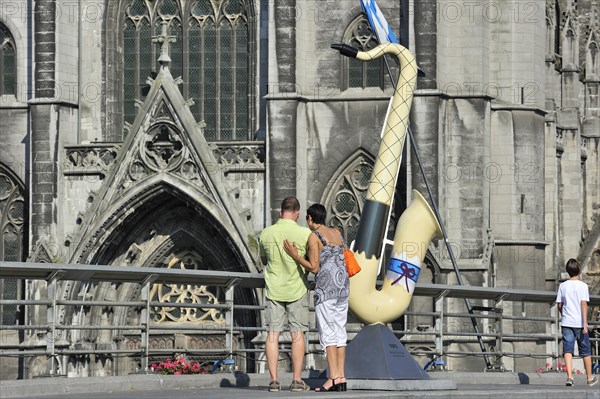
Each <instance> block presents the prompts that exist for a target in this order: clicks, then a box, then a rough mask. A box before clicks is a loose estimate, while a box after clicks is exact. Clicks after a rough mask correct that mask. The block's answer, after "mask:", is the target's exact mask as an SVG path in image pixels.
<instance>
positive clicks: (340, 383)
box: [333, 377, 348, 392]
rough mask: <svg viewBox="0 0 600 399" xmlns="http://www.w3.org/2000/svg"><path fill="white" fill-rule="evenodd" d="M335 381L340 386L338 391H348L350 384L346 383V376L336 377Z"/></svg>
mask: <svg viewBox="0 0 600 399" xmlns="http://www.w3.org/2000/svg"><path fill="white" fill-rule="evenodd" d="M335 380H342V382H338V383H336V382H335ZM333 383H334V384H335V385H337V386H338V387H339V388H338V391H341V392H346V390H347V389H348V384H346V377H338V378H334V381H333Z"/></svg>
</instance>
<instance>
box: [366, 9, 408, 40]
mask: <svg viewBox="0 0 600 399" xmlns="http://www.w3.org/2000/svg"><path fill="white" fill-rule="evenodd" d="M360 6H361V7H362V10H363V12H364V13H365V14H367V18H368V19H369V25H371V29H373V32H374V33H375V35H376V36H377V40H378V41H379V43H386V42H389V43H396V44H399V42H398V39H397V38H396V35H394V32H393V31H392V28H390V25H389V24H388V23H387V21H386V19H385V17H384V16H383V13H382V12H381V10H380V9H379V7H378V6H377V3H375V0H360Z"/></svg>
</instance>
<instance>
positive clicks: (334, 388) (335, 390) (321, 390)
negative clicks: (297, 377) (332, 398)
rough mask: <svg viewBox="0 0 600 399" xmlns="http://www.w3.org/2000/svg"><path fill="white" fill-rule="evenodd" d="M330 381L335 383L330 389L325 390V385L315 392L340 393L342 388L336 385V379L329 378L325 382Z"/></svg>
mask: <svg viewBox="0 0 600 399" xmlns="http://www.w3.org/2000/svg"><path fill="white" fill-rule="evenodd" d="M337 378H339V377H337ZM329 380H331V382H332V383H333V384H332V385H331V386H330V387H329V388H325V384H323V385H321V386H320V387H318V388H315V392H338V391H339V390H340V387H339V385H337V384H336V383H335V380H336V378H328V379H327V380H326V381H325V382H327V381H329Z"/></svg>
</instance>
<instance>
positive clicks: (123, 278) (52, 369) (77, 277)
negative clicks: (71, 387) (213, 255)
mask: <svg viewBox="0 0 600 399" xmlns="http://www.w3.org/2000/svg"><path fill="white" fill-rule="evenodd" d="M6 278H11V279H30V280H46V281H47V282H48V296H47V297H46V298H40V299H36V300H12V299H10V300H2V305H3V306H4V305H18V306H46V309H47V316H48V319H47V322H46V323H41V324H36V325H0V332H2V331H11V330H12V331H23V330H28V331H31V332H33V331H40V332H41V331H46V334H47V339H46V340H45V343H40V344H31V343H30V344H25V343H21V344H7V343H1V344H0V356H18V357H34V356H44V355H46V356H47V358H48V362H47V368H48V373H49V374H54V373H56V372H57V370H56V367H57V362H56V361H55V359H57V357H59V356H69V355H78V354H98V353H103V354H107V353H113V354H114V356H119V355H121V356H139V357H140V358H141V360H142V365H143V366H142V368H143V370H144V371H149V370H148V367H149V359H151V358H156V356H159V355H165V354H174V353H186V354H190V355H193V354H196V355H200V354H212V355H220V356H231V355H238V354H244V353H247V354H248V353H257V352H262V350H261V349H257V348H246V349H239V348H238V349H234V347H233V340H234V336H236V335H238V334H242V333H243V332H245V331H248V332H256V333H262V332H265V331H266V330H265V328H264V327H262V326H258V327H256V326H237V325H234V318H233V314H234V312H236V311H239V310H257V311H260V310H263V309H264V306H260V305H249V304H239V305H238V304H236V303H235V301H234V297H233V292H234V289H233V288H234V287H244V288H254V289H260V288H264V277H263V275H262V274H260V273H240V272H223V271H212V270H186V269H165V268H158V267H138V266H131V265H130V266H112V265H111V266H109V265H107V266H102V265H75V264H50V263H24V262H23V263H22V262H5V261H0V279H6ZM59 281H80V282H84V281H88V282H102V281H104V282H126V283H137V284H140V285H141V287H142V296H141V297H140V299H139V300H137V301H134V302H122V301H111V300H67V299H58V298H57V288H58V287H57V286H56V284H57V283H58V282H59ZM152 284H195V285H205V286H219V287H223V288H224V290H225V302H224V303H221V304H191V303H167V302H157V301H152V300H151V299H152V298H149V295H148V294H149V289H150V286H151V285H152ZM52 293H54V294H52ZM414 295H417V296H426V297H431V298H435V299H436V302H438V303H441V302H440V301H441V300H442V299H444V298H468V299H474V300H488V301H492V302H493V303H495V306H494V307H478V309H479V312H477V313H476V314H474V315H471V314H469V313H464V312H463V313H460V312H456V311H455V312H446V311H444V310H443V308H437V309H439V310H438V311H433V312H413V311H411V312H407V314H406V316H422V317H431V318H432V319H435V327H431V329H429V328H426V329H422V330H421V329H414V330H410V329H407V330H393V332H394V333H395V334H397V335H399V336H400V335H401V336H403V337H402V338H401V341H403V342H405V343H425V344H426V345H425V348H424V347H423V345H420V346H419V347H418V348H413V349H409V351H410V352H411V353H412V354H413V355H428V356H434V357H435V358H438V357H441V356H455V355H461V354H468V355H471V356H484V355H486V356H496V358H497V359H502V357H510V356H514V357H517V356H519V357H522V356H530V357H545V358H547V359H550V358H551V359H552V361H553V363H554V364H556V361H557V360H558V356H559V355H560V353H559V352H558V343H559V340H560V337H558V335H559V334H558V333H557V332H558V331H559V330H558V326H559V320H558V316H557V312H556V305H555V304H554V301H555V299H556V293H555V292H551V291H535V290H525V289H513V288H501V287H476V286H465V285H461V286H455V285H445V284H422V283H420V284H417V286H416V289H415V294H414ZM504 301H509V302H529V303H538V304H544V303H545V304H548V305H552V306H553V309H552V311H553V312H554V314H553V315H550V313H551V312H548V314H549V316H548V317H544V316H532V315H528V316H520V315H516V314H513V315H511V314H503V312H502V304H503V302H504ZM599 305H600V295H592V296H590V306H599ZM60 306H111V307H112V306H134V307H138V308H141V309H142V317H141V318H140V324H139V325H137V324H136V325H102V326H81V325H62V324H60V323H59V322H58V319H57V318H56V312H57V307H60ZM157 307H184V308H203V309H209V308H210V309H220V310H221V311H222V312H223V314H224V315H225V322H224V323H223V324H221V325H203V326H201V327H199V326H194V325H191V326H170V325H168V326H167V325H160V324H156V323H150V322H149V319H148V315H149V310H150V308H157ZM472 317H476V318H479V319H488V320H489V323H490V325H492V323H495V326H497V327H498V328H497V329H496V328H494V329H493V330H492V331H486V332H485V333H473V332H470V331H464V330H463V329H461V328H460V327H461V325H460V323H457V324H453V323H455V321H456V320H462V319H465V320H466V319H468V318H472ZM503 320H504V321H505V322H512V323H515V324H514V325H516V323H519V322H521V323H523V322H539V323H545V325H546V327H545V328H542V329H540V330H539V331H537V330H536V331H519V330H518V329H516V330H515V329H514V328H513V331H510V332H508V331H505V332H503V331H502V322H503ZM440 326H441V327H440ZM453 326H457V327H458V330H457V331H453V330H454V328H453ZM548 326H550V328H549V327H548ZM590 327H591V328H599V327H600V323H599V322H595V321H592V322H590ZM198 328H200V329H201V330H203V331H207V332H208V331H211V332H214V331H216V332H221V333H222V334H224V335H225V340H226V345H225V346H224V347H223V348H217V349H187V348H182V349H176V348H167V349H153V348H150V345H149V338H150V332H151V331H154V332H160V331H164V330H172V331H180V330H186V331H191V330H195V329H198ZM90 329H96V330H114V331H117V330H118V331H130V332H131V333H132V334H134V335H138V337H140V339H141V341H140V342H141V343H142V345H141V347H140V348H134V349H127V350H124V349H116V348H114V349H108V350H107V349H102V350H99V349H97V348H95V347H93V346H91V347H89V348H79V347H76V348H72V347H69V343H68V342H66V341H60V342H59V341H55V337H56V332H57V331H61V330H63V331H64V330H80V331H85V330H90ZM359 331H360V330H358V329H356V328H353V327H352V326H348V333H349V335H350V336H352V334H354V333H357V332H359ZM311 332H313V333H314V332H316V330H311ZM478 337H480V338H481V339H483V340H484V342H485V343H486V344H488V345H491V344H492V342H496V344H495V345H493V348H491V349H490V351H486V352H468V351H455V350H448V349H449V348H448V344H451V343H456V342H462V343H469V342H475V339H476V338H478ZM532 340H535V341H545V342H548V343H551V344H552V345H551V353H521V352H509V351H503V350H502V342H508V343H512V342H528V341H532ZM591 341H593V342H599V341H600V339H598V338H591ZM427 343H429V344H430V346H431V347H432V348H433V349H432V350H431V351H428V350H424V349H427V346H428V345H427ZM547 350H548V349H546V351H547ZM283 351H284V352H285V351H288V349H284V350H283ZM593 358H594V359H600V356H598V354H596V355H594V356H593Z"/></svg>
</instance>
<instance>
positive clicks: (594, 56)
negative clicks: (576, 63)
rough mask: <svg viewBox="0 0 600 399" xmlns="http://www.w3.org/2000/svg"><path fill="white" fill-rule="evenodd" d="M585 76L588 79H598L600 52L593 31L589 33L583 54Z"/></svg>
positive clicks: (599, 77) (599, 74)
mask: <svg viewBox="0 0 600 399" xmlns="http://www.w3.org/2000/svg"><path fill="white" fill-rule="evenodd" d="M585 75H586V76H585V78H586V80H588V81H598V80H600V52H599V51H598V42H597V41H596V34H595V32H591V33H590V39H589V40H588V45H587V52H586V55H585Z"/></svg>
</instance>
